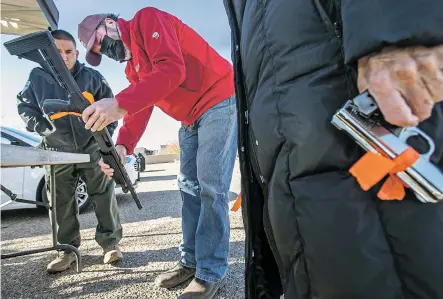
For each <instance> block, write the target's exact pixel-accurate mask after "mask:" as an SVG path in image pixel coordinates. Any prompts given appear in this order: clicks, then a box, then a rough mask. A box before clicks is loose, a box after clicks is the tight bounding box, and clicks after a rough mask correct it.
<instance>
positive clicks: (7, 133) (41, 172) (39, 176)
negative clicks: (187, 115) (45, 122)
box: [0, 126, 141, 213]
mask: <svg viewBox="0 0 443 299" xmlns="http://www.w3.org/2000/svg"><path fill="white" fill-rule="evenodd" d="M0 132H1V143H2V144H12V145H17V146H24V147H33V148H35V147H36V146H37V145H38V144H39V143H40V141H41V137H40V136H39V135H36V134H33V133H30V132H26V131H22V130H17V129H13V128H8V127H3V126H2V127H0ZM125 168H126V170H127V172H128V175H129V177H130V179H131V181H132V183H133V184H134V185H135V187H136V186H137V183H138V181H139V179H140V174H139V169H141V166H140V161H139V158H138V157H137V156H136V155H128V156H126V165H125ZM0 179H1V184H2V185H3V186H4V187H6V188H7V189H9V190H11V191H12V192H13V193H15V194H17V197H18V198H22V199H27V200H37V201H40V202H42V201H47V195H46V190H45V188H44V186H45V169H44V168H43V167H14V168H1V178H0ZM0 193H1V203H2V204H3V203H4V202H6V201H8V200H10V198H9V197H8V196H7V195H6V194H5V193H4V192H2V191H0ZM115 193H116V194H117V195H118V194H122V193H123V192H122V188H121V187H120V186H119V185H117V186H116V187H115ZM76 198H77V203H78V206H79V211H80V213H82V212H83V211H84V210H86V209H87V208H88V206H89V205H90V203H91V200H90V198H89V195H88V186H86V183H85V182H84V181H83V180H82V179H79V181H78V184H77V189H76ZM36 207H38V206H37V205H33V204H27V203H19V202H12V203H10V204H8V205H6V206H4V207H2V209H1V210H2V211H4V210H13V209H27V208H36Z"/></svg>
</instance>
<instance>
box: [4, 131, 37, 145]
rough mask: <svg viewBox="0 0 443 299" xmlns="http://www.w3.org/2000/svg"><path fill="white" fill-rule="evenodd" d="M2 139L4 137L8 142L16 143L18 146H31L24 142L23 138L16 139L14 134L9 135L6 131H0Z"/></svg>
mask: <svg viewBox="0 0 443 299" xmlns="http://www.w3.org/2000/svg"><path fill="white" fill-rule="evenodd" d="M1 137H2V139H3V138H5V139H7V140H9V142H10V144H12V145H18V146H24V147H32V145H30V144H29V143H26V142H24V141H23V140H20V139H17V138H15V137H14V136H11V135H9V134H7V133H4V132H1Z"/></svg>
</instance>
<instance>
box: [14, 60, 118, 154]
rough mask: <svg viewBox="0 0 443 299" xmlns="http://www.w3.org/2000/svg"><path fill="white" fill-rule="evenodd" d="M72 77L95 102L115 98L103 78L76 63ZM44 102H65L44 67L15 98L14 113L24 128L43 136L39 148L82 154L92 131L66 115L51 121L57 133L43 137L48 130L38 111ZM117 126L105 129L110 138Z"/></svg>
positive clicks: (94, 71)
mask: <svg viewBox="0 0 443 299" xmlns="http://www.w3.org/2000/svg"><path fill="white" fill-rule="evenodd" d="M72 76H73V77H74V79H75V81H76V83H77V85H78V87H79V88H80V90H81V91H82V92H83V91H87V92H89V93H91V94H92V95H93V96H94V99H95V100H96V101H99V100H101V99H103V98H113V97H114V95H113V93H112V90H111V88H110V87H109V85H108V83H107V82H106V80H105V79H104V78H103V76H102V75H101V74H100V73H99V72H98V71H96V70H94V69H92V68H89V67H86V66H85V65H84V64H81V63H80V62H78V61H77V62H76V64H75V66H74V69H73V70H72ZM47 99H62V100H68V93H67V92H66V90H65V89H63V88H62V87H61V86H59V85H58V83H57V82H56V81H55V80H54V78H53V77H52V76H51V75H50V74H49V73H47V72H46V71H45V70H44V69H43V68H40V67H37V68H34V69H33V70H32V71H31V74H30V75H29V79H28V81H27V82H26V85H25V87H24V88H23V90H22V91H21V92H20V93H19V94H18V95H17V111H18V113H19V115H20V116H21V117H22V119H23V120H24V121H25V123H26V129H27V130H28V131H31V132H36V133H38V134H40V135H41V136H43V144H42V145H43V146H44V147H46V148H52V149H54V150H60V151H66V152H82V149H83V147H85V146H86V145H87V144H88V142H89V140H90V139H91V138H93V137H92V133H91V131H90V130H87V129H85V127H84V124H82V123H81V122H80V120H79V118H78V117H77V116H72V115H68V116H65V117H62V118H59V119H56V120H54V121H53V123H54V125H55V127H56V131H55V132H54V133H52V134H50V135H49V136H45V134H43V133H44V132H45V131H46V130H48V129H49V128H50V124H49V122H48V120H46V119H45V118H44V116H43V112H42V108H41V107H42V105H43V102H44V101H45V100H47ZM117 125H118V122H114V123H111V124H109V125H108V126H107V128H108V131H109V134H111V136H112V134H113V132H114V130H115V128H116V127H117Z"/></svg>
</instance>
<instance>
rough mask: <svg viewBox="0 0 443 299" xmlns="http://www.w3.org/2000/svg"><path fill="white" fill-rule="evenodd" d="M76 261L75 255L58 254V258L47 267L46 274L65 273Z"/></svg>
mask: <svg viewBox="0 0 443 299" xmlns="http://www.w3.org/2000/svg"><path fill="white" fill-rule="evenodd" d="M75 261H76V259H75V253H74V252H70V253H65V252H64V251H62V252H60V253H59V255H58V257H57V258H56V259H55V260H53V261H52V262H51V263H50V264H49V265H48V267H47V270H48V273H58V272H62V271H65V270H67V269H69V268H70V267H71V265H72V264H73V263H74V262H75Z"/></svg>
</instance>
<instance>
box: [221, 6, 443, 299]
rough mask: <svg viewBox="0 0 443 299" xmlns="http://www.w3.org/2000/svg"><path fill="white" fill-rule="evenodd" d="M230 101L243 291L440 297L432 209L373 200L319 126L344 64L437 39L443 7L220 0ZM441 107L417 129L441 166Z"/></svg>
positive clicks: (353, 154)
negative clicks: (232, 84) (228, 35)
mask: <svg viewBox="0 0 443 299" xmlns="http://www.w3.org/2000/svg"><path fill="white" fill-rule="evenodd" d="M224 3H225V7H226V11H227V15H228V18H229V22H230V26H231V31H232V47H233V48H232V60H233V63H234V69H235V80H236V95H237V99H238V102H237V103H238V104H237V105H238V109H239V113H238V115H239V119H238V121H239V153H240V165H241V173H242V195H243V202H242V213H243V217H244V224H245V230H246V252H245V255H246V273H245V274H246V277H245V282H246V298H249V299H258V298H279V295H280V293H281V292H284V294H285V298H287V299H313V298H315V299H400V298H402V299H403V298H404V299H439V298H443V203H441V204H423V203H420V202H419V201H418V200H416V199H415V198H414V196H413V195H412V194H411V193H408V194H407V196H406V198H405V199H404V200H403V201H380V200H378V199H377V196H376V193H377V188H373V189H371V190H370V191H368V192H363V191H362V190H361V188H360V187H359V185H358V184H357V182H356V180H355V179H354V178H353V177H352V176H351V175H350V174H349V172H348V170H349V168H350V166H352V164H353V163H355V161H357V160H358V159H359V158H360V157H361V156H362V154H363V150H362V149H361V148H360V147H359V146H358V145H357V144H356V143H354V142H353V141H352V140H351V138H349V137H348V136H347V135H346V134H345V133H343V132H341V131H339V130H337V129H336V128H335V127H334V126H333V125H332V124H331V118H332V116H333V114H334V113H335V112H336V111H337V109H339V108H340V107H341V106H342V105H343V104H344V103H345V102H346V101H347V100H348V99H350V98H353V97H355V96H356V95H357V94H358V90H357V86H356V78H357V71H356V63H357V61H358V59H359V58H361V57H363V56H365V55H367V54H369V53H372V52H375V51H379V50H380V49H382V48H383V47H385V46H387V45H400V46H408V45H425V46H432V45H438V44H443V1H442V0H423V1H412V0H405V1H395V0H336V1H327V0H254V1H253V0H224ZM442 107H443V105H442V104H438V105H436V106H435V108H434V111H433V114H432V116H431V118H430V119H428V120H426V121H425V122H423V123H422V124H420V127H421V128H422V130H424V131H425V132H426V133H428V134H429V135H430V136H431V137H432V138H433V139H434V141H435V143H436V147H437V149H436V151H435V152H434V155H433V156H432V161H433V162H434V163H435V164H437V165H439V166H440V167H441V168H442V169H443V108H442Z"/></svg>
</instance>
